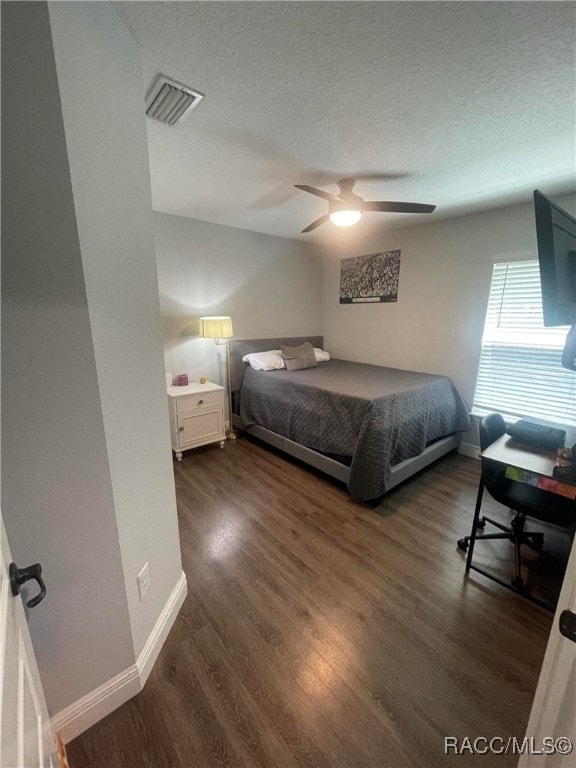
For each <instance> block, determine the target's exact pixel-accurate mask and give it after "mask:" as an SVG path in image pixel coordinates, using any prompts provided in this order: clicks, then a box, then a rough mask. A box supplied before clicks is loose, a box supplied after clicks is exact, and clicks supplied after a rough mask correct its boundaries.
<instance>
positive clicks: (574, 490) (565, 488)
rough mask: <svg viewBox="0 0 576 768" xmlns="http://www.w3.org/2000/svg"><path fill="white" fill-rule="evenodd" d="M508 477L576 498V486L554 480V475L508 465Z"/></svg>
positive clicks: (569, 497)
mask: <svg viewBox="0 0 576 768" xmlns="http://www.w3.org/2000/svg"><path fill="white" fill-rule="evenodd" d="M506 477H507V478H508V479H509V480H516V482H518V483H527V484H528V485H533V486H534V487H535V488H541V489H542V490H543V491H549V492H550V493H557V494H558V495H559V496H566V498H568V499H575V498H576V486H575V485H569V484H568V483H561V482H558V480H554V478H553V477H545V476H544V475H538V474H536V472H529V471H528V470H527V469H520V468H519V467H511V466H507V467H506Z"/></svg>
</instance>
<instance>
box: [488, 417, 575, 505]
mask: <svg viewBox="0 0 576 768" xmlns="http://www.w3.org/2000/svg"><path fill="white" fill-rule="evenodd" d="M563 429H564V430H565V431H566V440H565V445H573V444H574V443H575V442H576V429H574V428H573V427H563ZM480 460H481V461H489V462H494V463H495V464H498V465H501V466H503V467H505V468H506V477H507V478H508V479H510V480H516V481H517V482H525V483H528V485H533V486H535V487H537V488H540V489H542V490H544V491H548V492H550V493H557V494H559V495H560V496H565V497H566V498H569V499H575V498H576V481H574V482H573V481H570V482H568V481H566V480H558V479H557V478H555V477H554V475H553V469H554V466H555V464H556V451H553V452H551V453H550V452H545V451H540V450H538V449H537V448H531V447H528V446H526V445H523V444H522V443H517V442H516V441H515V440H513V439H512V438H511V437H509V436H508V435H502V437H499V438H498V440H495V441H494V442H493V443H492V445H489V446H488V448H486V450H485V451H482V453H481V454H480ZM514 470H516V471H514Z"/></svg>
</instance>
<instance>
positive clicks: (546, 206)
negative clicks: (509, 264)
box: [534, 189, 576, 327]
mask: <svg viewBox="0 0 576 768" xmlns="http://www.w3.org/2000/svg"><path fill="white" fill-rule="evenodd" d="M534 212H535V214H536V237H537V240H538V263H539V266H540V285H541V287H542V311H543V314H544V325H545V326H546V327H549V326H554V325H576V219H575V218H574V216H571V215H570V214H569V213H568V212H567V211H564V210H563V209H562V208H560V206H558V205H556V203H553V202H552V201H551V200H549V199H548V198H547V197H546V196H545V195H543V194H542V192H540V191H539V190H537V189H536V190H535V191H534Z"/></svg>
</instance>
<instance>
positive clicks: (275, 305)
mask: <svg viewBox="0 0 576 768" xmlns="http://www.w3.org/2000/svg"><path fill="white" fill-rule="evenodd" d="M154 233H155V240H156V255H157V263H158V281H159V285H160V307H161V313H162V321H163V327H164V353H165V362H166V370H167V371H169V372H170V373H172V374H178V373H188V374H189V376H191V377H192V380H194V381H195V380H198V378H199V377H200V376H206V377H207V378H208V379H209V380H212V381H216V382H217V383H220V376H221V370H220V360H219V355H220V354H221V352H222V351H223V350H220V351H219V350H217V349H216V347H215V345H214V342H212V341H208V340H206V339H200V338H198V323H197V318H198V317H200V316H202V315H221V314H222V315H230V317H232V321H233V325H234V335H235V336H236V337H237V338H254V337H258V338H267V337H273V336H276V337H277V336H298V335H311V334H317V333H319V332H320V280H321V269H322V264H321V254H320V251H319V250H318V249H317V248H315V247H314V246H311V245H308V244H307V243H300V242H298V241H296V240H286V239H285V238H281V237H271V236H270V235H262V234H258V233H257V232H250V231H248V230H244V229H237V228H235V227H223V226H221V225H219V224H210V223H208V222H204V221H197V220H195V219H187V218H184V217H182V216H172V215H168V214H165V213H155V214H154ZM222 383H225V382H224V381H222Z"/></svg>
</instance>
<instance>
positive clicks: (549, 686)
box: [518, 539, 576, 768]
mask: <svg viewBox="0 0 576 768" xmlns="http://www.w3.org/2000/svg"><path fill="white" fill-rule="evenodd" d="M567 612H568V613H567ZM561 624H562V625H563V627H564V632H565V633H566V635H568V636H565V635H563V634H562V633H561V632H560V626H561ZM526 736H527V739H525V740H524V747H525V750H524V752H523V754H522V756H521V757H520V761H519V763H518V766H519V768H573V766H574V765H576V762H575V761H576V539H575V540H574V542H573V543H572V551H571V552H570V558H569V560H568V566H567V568H566V575H565V576H564V582H563V584H562V590H561V592H560V598H559V600H558V606H557V608H556V614H555V616H554V623H553V625H552V631H551V632H550V637H549V639H548V645H547V647H546V653H545V655H544V663H543V664H542V670H541V671H540V678H539V680H538V686H537V688H536V695H535V696H534V702H533V704H532V712H531V713H530V720H529V722H528V728H527V730H526ZM529 752H531V753H532V754H529Z"/></svg>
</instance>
